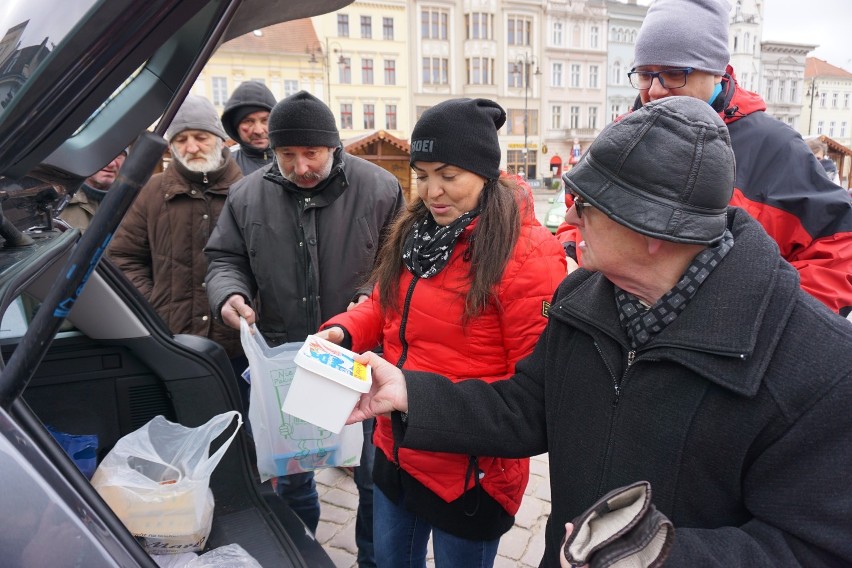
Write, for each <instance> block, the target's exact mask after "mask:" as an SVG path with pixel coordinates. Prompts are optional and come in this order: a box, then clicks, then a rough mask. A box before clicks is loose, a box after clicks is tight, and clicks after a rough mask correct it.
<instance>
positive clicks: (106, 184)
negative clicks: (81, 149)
mask: <svg viewBox="0 0 852 568" xmlns="http://www.w3.org/2000/svg"><path fill="white" fill-rule="evenodd" d="M127 152H128V150H127V149H124V150H122V151H121V153H120V154H119V155H118V156H116V157H115V158H113V159H112V160H110V162H109V163H108V164H107V165H105V166H104V167H102V168H101V169H100V170H98V171H96V172H95V173H94V174H92V175H90V176H89V177H88V178H86V180H85V181H84V182H83V184H82V185H81V186H80V187H79V189H77V191H75V192H74V195H72V196H71V197H70V199H68V202H67V204H66V205H65V206H64V207H63V208H62V211H61V212H60V213H59V218H60V219H62V220H63V221H65V222H66V223H67V224H68V225H69V226H71V227H73V228H75V229H80V231H82V232H85V231H86V229H88V228H89V224H90V223H91V222H92V217H94V216H95V212H96V211H97V210H98V207H100V205H101V201H103V198H104V197H106V194H107V191H108V190H109V188H110V186H111V185H112V184H113V182H114V181H115V178H117V177H118V171H119V170H120V169H121V166H122V164H124V160H125V158H127Z"/></svg>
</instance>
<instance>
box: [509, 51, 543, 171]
mask: <svg viewBox="0 0 852 568" xmlns="http://www.w3.org/2000/svg"><path fill="white" fill-rule="evenodd" d="M515 65H517V66H523V67H522V69H523V82H524V177H525V178H529V175H530V173H529V172H530V167H529V155H530V154H529V148H528V146H527V141H528V138H529V100H530V65H536V60H535V57H534V56H530V54H529V53H526V52H525V53H524V56H523V57H519V58H518V60H517V62H516V63H515ZM534 75H535V76H539V75H541V70H540V69H539V68H538V67H536V70H535V73H534Z"/></svg>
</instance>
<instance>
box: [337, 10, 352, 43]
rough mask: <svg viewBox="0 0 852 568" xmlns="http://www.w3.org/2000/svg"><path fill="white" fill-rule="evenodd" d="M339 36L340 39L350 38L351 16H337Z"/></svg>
mask: <svg viewBox="0 0 852 568" xmlns="http://www.w3.org/2000/svg"><path fill="white" fill-rule="evenodd" d="M337 35H339V36H340V37H349V15H347V14H338V15H337Z"/></svg>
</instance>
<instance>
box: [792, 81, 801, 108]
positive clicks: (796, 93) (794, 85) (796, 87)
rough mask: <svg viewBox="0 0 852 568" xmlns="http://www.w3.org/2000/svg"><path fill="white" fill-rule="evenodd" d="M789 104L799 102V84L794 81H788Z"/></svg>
mask: <svg viewBox="0 0 852 568" xmlns="http://www.w3.org/2000/svg"><path fill="white" fill-rule="evenodd" d="M790 102H791V103H797V102H799V82H798V81H796V80H795V79H794V80H792V81H790Z"/></svg>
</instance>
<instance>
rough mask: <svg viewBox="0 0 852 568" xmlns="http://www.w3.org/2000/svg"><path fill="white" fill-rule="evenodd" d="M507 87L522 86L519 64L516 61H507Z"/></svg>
mask: <svg viewBox="0 0 852 568" xmlns="http://www.w3.org/2000/svg"><path fill="white" fill-rule="evenodd" d="M507 83H508V85H509V88H510V89H511V88H515V89H517V88H520V87H523V86H524V81H523V77H522V75H521V65H518V64H517V63H509V74H508V81H507Z"/></svg>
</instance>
